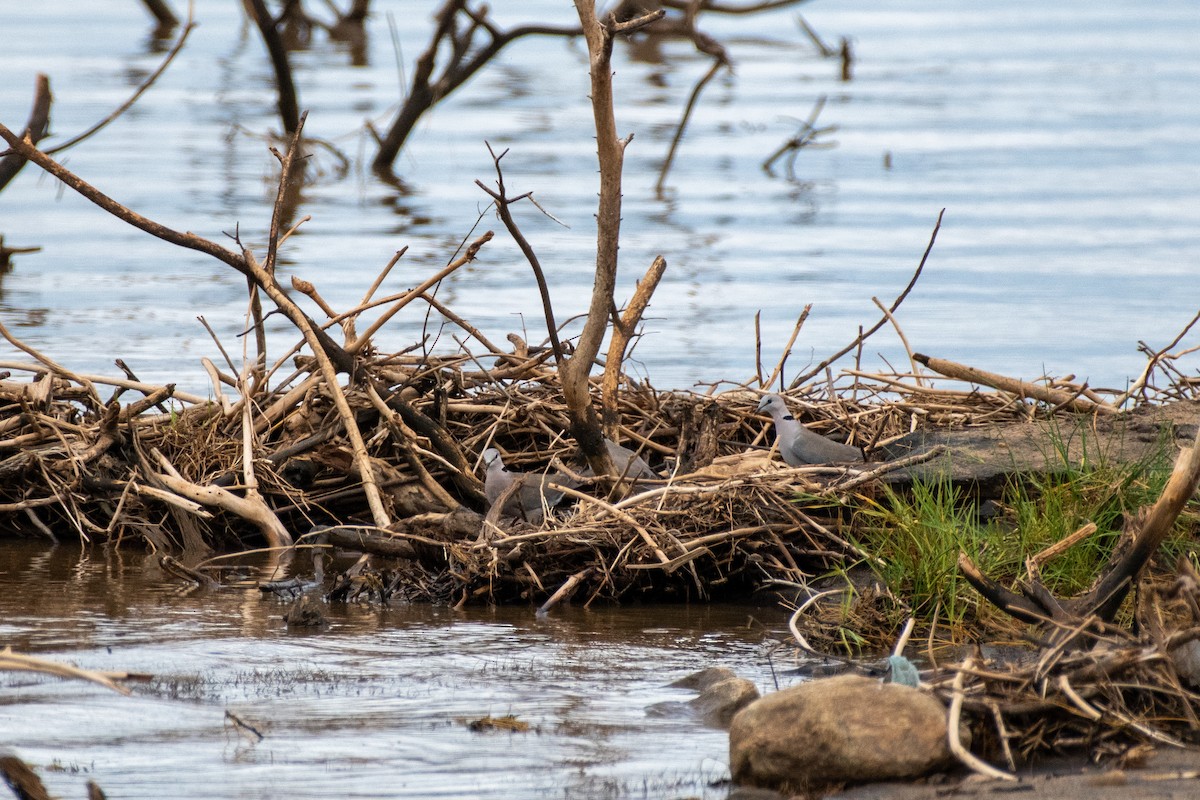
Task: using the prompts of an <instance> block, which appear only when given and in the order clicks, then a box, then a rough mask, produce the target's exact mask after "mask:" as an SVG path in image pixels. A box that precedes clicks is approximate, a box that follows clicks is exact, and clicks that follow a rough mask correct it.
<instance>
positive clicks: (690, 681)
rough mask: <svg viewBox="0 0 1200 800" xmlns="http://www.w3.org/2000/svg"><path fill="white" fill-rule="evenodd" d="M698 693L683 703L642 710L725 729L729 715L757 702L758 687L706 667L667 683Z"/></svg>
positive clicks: (722, 669) (725, 670) (723, 669)
mask: <svg viewBox="0 0 1200 800" xmlns="http://www.w3.org/2000/svg"><path fill="white" fill-rule="evenodd" d="M669 685H670V686H672V687H674V688H678V689H693V690H695V691H697V692H699V694H698V695H697V696H696V697H694V698H692V699H691V700H689V701H687V702H686V703H679V702H674V701H670V702H665V703H656V704H655V705H653V706H650V707H649V708H647V709H646V711H647V713H648V714H650V715H652V716H656V717H690V718H693V719H700V720H701V721H702V722H704V724H706V725H711V726H713V727H716V728H728V727H729V722H730V720H731V719H733V715H734V714H736V713H737V712H738V711H741V710H742V709H743V708H745V707H746V706H747V705H749V704H750V703H752V702H754V701H755V700H757V699H758V697H759V693H758V687H756V686H755V685H754V684H753V683H752V682H750V681H748V680H746V679H745V678H739V677H738V676H737V675H736V674H735V673H734V672H733V670H731V669H728V668H726V667H710V668H708V669H704V670H700V671H699V672H694V673H692V674H691V675H688V676H686V677H683V678H680V679H679V680H677V681H674V682H672V683H671V684H669Z"/></svg>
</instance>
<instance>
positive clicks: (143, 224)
mask: <svg viewBox="0 0 1200 800" xmlns="http://www.w3.org/2000/svg"><path fill="white" fill-rule="evenodd" d="M302 121H303V120H302ZM0 138H3V139H4V140H5V141H6V142H8V143H9V145H10V146H11V147H12V148H13V150H15V151H17V152H18V153H20V154H21V156H23V157H24V158H26V159H28V160H29V161H31V162H33V163H34V164H36V165H37V166H39V167H41V168H42V169H44V170H45V171H46V172H48V173H50V174H51V175H53V176H54V177H56V178H58V179H59V180H60V181H62V182H63V183H65V184H66V185H67V186H69V187H70V188H72V189H74V190H75V191H76V192H78V193H79V194H81V195H83V196H84V197H85V198H87V199H88V200H90V201H92V202H93V203H95V204H96V205H98V206H100V208H102V209H104V210H105V211H107V212H108V213H110V214H112V215H113V216H114V217H116V218H117V219H120V220H122V221H123V222H126V223H128V224H130V225H133V226H134V227H135V228H138V229H140V230H143V231H145V232H146V233H148V234H150V235H151V236H155V237H157V238H159V239H162V240H163V241H165V242H170V243H171V244H174V245H177V246H179V247H186V248H187V249H189V250H195V251H197V252H200V253H205V254H207V255H210V256H212V257H213V258H215V259H217V260H218V261H221V262H222V263H224V264H226V265H228V266H230V267H232V268H233V269H235V270H237V271H238V272H240V273H241V274H242V275H246V276H248V277H252V278H254V279H255V280H257V281H258V282H259V285H260V286H261V287H262V288H263V289H264V290H265V291H266V293H267V296H268V297H270V298H271V300H272V302H274V303H275V305H276V306H278V308H279V310H280V311H282V312H283V314H284V316H286V317H287V318H288V319H289V320H290V321H291V322H292V324H294V325H296V327H297V328H300V329H301V330H305V329H307V330H308V331H309V332H310V333H311V334H312V335H313V338H312V339H309V336H308V335H306V336H305V339H306V341H308V344H309V346H310V347H312V348H313V349H314V350H317V349H321V350H324V351H325V352H326V353H327V354H328V356H329V358H331V359H336V362H337V368H338V370H340V371H342V372H352V371H353V370H354V359H353V357H352V356H351V354H349V353H347V352H346V351H345V350H344V349H343V348H342V347H340V346H339V345H338V344H337V343H336V342H334V341H333V339H331V338H330V337H329V335H328V334H327V333H325V331H324V330H323V329H321V328H319V327H317V326H316V325H315V323H313V322H312V321H311V320H309V319H308V316H307V315H306V314H305V313H304V311H303V310H301V308H300V307H299V306H297V305H296V304H295V302H293V301H292V299H291V298H290V297H289V296H288V295H287V293H286V292H285V291H284V290H283V287H281V286H280V285H279V283H278V282H277V281H275V279H274V278H273V277H271V276H269V275H267V274H266V273H264V272H263V270H262V269H261V268H260V267H258V266H257V265H256V264H253V263H250V262H248V261H247V259H246V257H245V256H244V255H242V254H239V253H234V252H232V251H231V250H228V249H226V248H224V247H222V246H221V245H219V244H216V243H215V242H211V241H209V240H207V239H205V238H203V237H201V236H197V235H195V234H194V233H180V232H179V231H176V230H172V229H171V228H168V227H166V226H165V225H160V224H159V223H157V222H155V221H154V220H152V219H149V218H147V217H144V216H142V215H141V214H138V213H137V212H136V211H132V210H130V209H129V208H126V207H125V206H123V205H121V204H120V203H118V202H117V201H116V200H113V199H112V198H111V197H109V196H108V195H106V194H104V193H103V192H101V191H100V190H99V189H97V188H96V187H94V186H92V185H91V184H90V183H88V182H87V181H85V180H83V179H82V178H80V177H79V176H78V175H76V174H75V173H73V172H71V171H70V170H68V169H67V168H66V167H64V166H62V165H61V164H59V163H58V162H57V161H55V160H54V159H52V158H50V157H48V156H47V155H46V154H45V153H43V152H41V151H40V150H38V149H37V148H36V147H34V146H33V145H32V144H30V143H29V142H26V141H24V140H22V139H20V138H18V137H17V136H16V135H15V134H14V133H13V132H12V131H11V130H9V129H8V128H7V127H5V126H4V125H3V124H0ZM305 322H307V323H308V324H307V325H304V324H303V323H305Z"/></svg>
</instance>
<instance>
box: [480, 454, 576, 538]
mask: <svg viewBox="0 0 1200 800" xmlns="http://www.w3.org/2000/svg"><path fill="white" fill-rule="evenodd" d="M483 463H484V465H485V466H486V467H487V474H486V475H485V476H484V480H483V493H484V496H486V497H487V502H488V508H491V507H492V506H494V505H495V504H496V503H497V502H498V501H499V500H500V498H501V497H502V496H503V495H504V494H505V492H506V491H507V490H508V488H509V487H510V486H512V485H513V484H514V483H519V484H520V486H519V488H517V489H514V490H513V491H512V492H510V493H509V495H508V499H507V500H506V501H505V502H504V508H503V510H502V512H501V513H503V514H504V515H506V516H510V517H520V518H522V519H525V520H527V521H529V522H531V523H533V524H535V525H536V524H538V523H540V522H541V521H542V519H543V517H544V516H545V514H546V511H548V510H549V509H551V508H553V507H554V506H556V505H558V504H559V503H561V502H562V499H563V496H564V495H563V493H562V492H561V491H558V490H557V489H554V488H552V487H551V486H550V484H552V483H553V484H558V485H559V486H567V487H570V488H574V487H575V486H576V485H578V482H577V481H574V480H572V479H571V478H569V477H567V476H566V475H563V474H562V473H561V472H547V473H540V474H539V473H534V472H514V471H512V470H509V469H507V468H506V467H505V466H504V460H503V459H502V458H501V457H500V451H499V450H497V449H496V448H494V447H489V448H488V449H487V450H484V451H483Z"/></svg>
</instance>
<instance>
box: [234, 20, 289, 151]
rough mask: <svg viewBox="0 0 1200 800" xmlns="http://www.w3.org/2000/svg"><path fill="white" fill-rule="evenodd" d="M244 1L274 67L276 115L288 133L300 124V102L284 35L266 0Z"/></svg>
mask: <svg viewBox="0 0 1200 800" xmlns="http://www.w3.org/2000/svg"><path fill="white" fill-rule="evenodd" d="M244 2H245V6H246V11H247V13H249V15H250V18H251V19H252V20H253V21H254V24H255V25H256V26H257V27H258V30H259V33H261V34H262V37H263V43H264V44H266V46H267V52H268V53H269V54H270V56H271V66H272V68H273V69H274V70H275V88H276V91H277V92H278V94H279V119H280V121H281V122H282V123H283V130H284V131H285V132H286V133H287V134H288V135H289V136H290V135H291V134H293V133H295V132H296V130H297V128H299V126H300V104H299V103H298V102H297V100H296V84H295V82H294V81H293V80H292V67H291V64H290V63H289V62H288V54H287V47H285V46H284V43H283V36H282V34H281V33H280V31H279V26H278V24H277V22H276V20H275V18H274V17H272V16H271V12H270V11H269V10H268V9H267V3H266V0H244Z"/></svg>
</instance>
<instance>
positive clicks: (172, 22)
mask: <svg viewBox="0 0 1200 800" xmlns="http://www.w3.org/2000/svg"><path fill="white" fill-rule="evenodd" d="M142 2H143V3H144V4H145V5H146V10H147V11H149V12H150V13H151V14H152V15H153V16H154V19H155V21H156V22H158V29H159V31H169V30H171V29H172V28H174V27H175V26H176V25H178V24H179V17H177V16H175V12H174V11H172V10H171V7H170V6H169V5H167V0H142Z"/></svg>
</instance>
